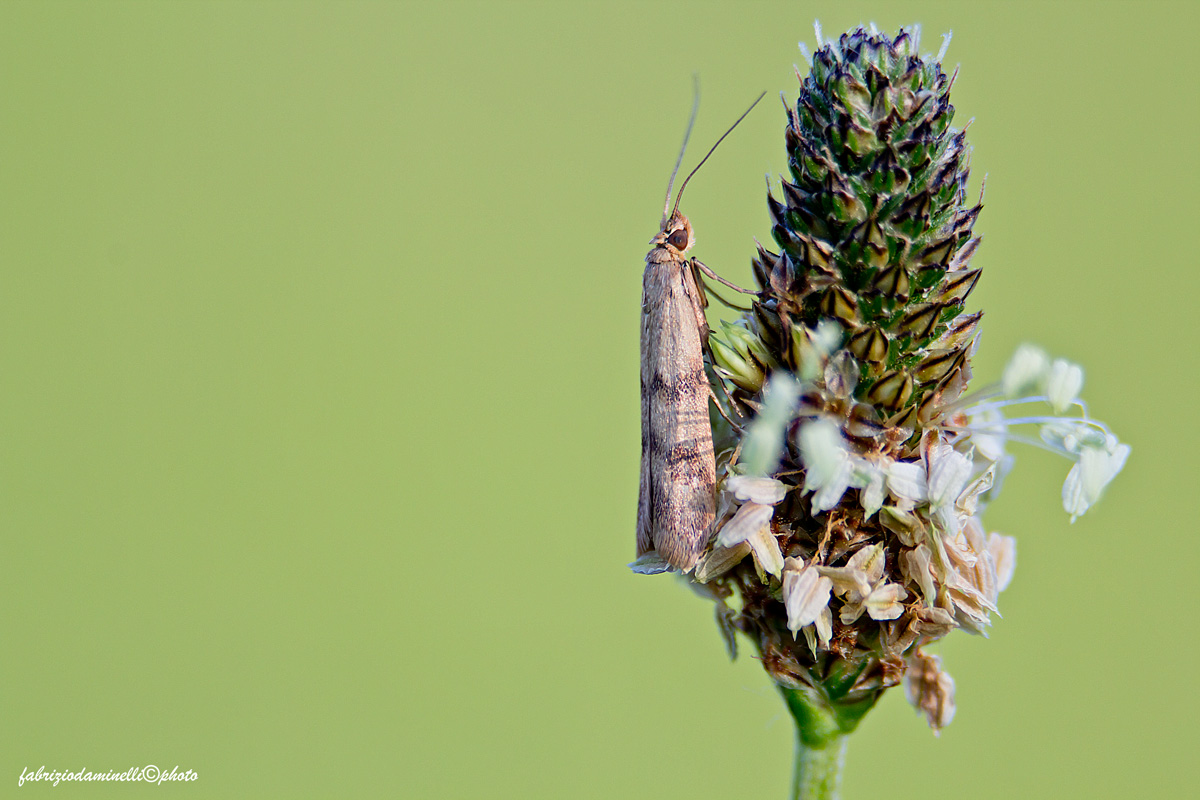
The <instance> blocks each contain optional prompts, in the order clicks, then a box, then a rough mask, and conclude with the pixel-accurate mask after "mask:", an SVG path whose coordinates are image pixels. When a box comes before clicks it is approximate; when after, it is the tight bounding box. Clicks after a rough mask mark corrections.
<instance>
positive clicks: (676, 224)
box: [646, 211, 696, 264]
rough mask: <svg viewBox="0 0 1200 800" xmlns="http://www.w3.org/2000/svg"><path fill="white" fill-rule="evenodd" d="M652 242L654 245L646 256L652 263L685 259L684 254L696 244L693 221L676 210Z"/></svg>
mask: <svg viewBox="0 0 1200 800" xmlns="http://www.w3.org/2000/svg"><path fill="white" fill-rule="evenodd" d="M650 244H652V245H653V246H654V249H653V250H651V251H650V254H649V255H647V256H646V260H647V261H649V262H650V263H653V264H660V263H663V262H666V261H684V260H685V259H684V254H685V253H687V251H688V250H690V249H692V246H693V245H694V244H696V237H695V236H694V235H693V234H692V223H690V222H688V218H687V217H685V216H684V215H683V214H680V213H679V212H678V211H675V212H674V213H672V214H671V216H670V218H668V219H667V221H666V222H664V223H663V225H662V228H661V229H660V230H659V232H658V233H657V234H655V236H654V238H653V239H651V240H650Z"/></svg>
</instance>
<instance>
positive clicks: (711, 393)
mask: <svg viewBox="0 0 1200 800" xmlns="http://www.w3.org/2000/svg"><path fill="white" fill-rule="evenodd" d="M718 383H720V384H721V391H722V392H724V393H725V397H726V398H727V399H728V400H729V403H730V405H731V406H732V405H733V398H732V397H729V392H727V391H725V383H724V382H723V381H718ZM708 395H709V397H711V398H712V401H713V405H714V406H716V407H717V413H718V414H720V415H721V416H722V417H724V418H725V421H726V422H728V423H729V425H730V427H732V428H733V429H734V430H735V431H737V432H738V433H739V434H742V433H745V430H744V429H743V428H742V426H741V425H739V424H738V423H736V422H734V421H733V420H732V419H730V418H729V415H728V414H726V413H725V407H724V406H722V405H721V398H719V397H717V393H716V392H714V391H713V388H712V384H711V383H710V384H709V385H708Z"/></svg>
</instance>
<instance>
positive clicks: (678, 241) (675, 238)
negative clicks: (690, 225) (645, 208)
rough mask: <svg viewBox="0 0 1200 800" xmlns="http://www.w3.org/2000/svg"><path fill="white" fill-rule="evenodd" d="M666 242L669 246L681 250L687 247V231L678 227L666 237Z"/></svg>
mask: <svg viewBox="0 0 1200 800" xmlns="http://www.w3.org/2000/svg"><path fill="white" fill-rule="evenodd" d="M667 243H668V244H670V245H671V247H674V248H675V249H676V250H683V249H684V248H686V247H687V243H688V235H687V231H686V230H684V229H683V228H680V229H679V230H677V231H675V232H674V233H672V234H671V235H670V236H668V237H667Z"/></svg>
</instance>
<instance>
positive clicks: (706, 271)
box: [692, 258, 759, 294]
mask: <svg viewBox="0 0 1200 800" xmlns="http://www.w3.org/2000/svg"><path fill="white" fill-rule="evenodd" d="M692 263H693V264H695V265H696V268H697V269H699V270H700V271H701V272H703V273H704V274H705V275H707V276H708V277H710V278H712V279H713V280H714V281H719V282H720V283H723V284H725V285H726V286H728V287H729V288H730V289H733V290H734V291H735V292H741V293H742V294H759V293H758V292H756V291H754V290H753V289H743V288H742V287H740V286H738V285H737V284H736V283H730V282H729V281H727V280H725V279H724V278H722V277H721V276H720V275H718V274H717V273H715V272H713V271H712V270H711V269H709V268H708V267H707V266H705V264H704V262H703V261H701V260H700V259H698V258H693V259H692Z"/></svg>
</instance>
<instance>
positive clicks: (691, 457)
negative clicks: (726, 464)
mask: <svg viewBox="0 0 1200 800" xmlns="http://www.w3.org/2000/svg"><path fill="white" fill-rule="evenodd" d="M651 266H652V267H657V269H655V270H653V272H654V275H653V276H652V275H651V272H652V270H651V269H649V268H648V269H647V277H646V282H645V289H646V290H647V292H648V293H649V296H650V297H657V298H658V302H656V303H654V306H653V308H651V309H649V313H644V314H643V337H649V343H650V344H651V345H652V346H651V347H649V348H646V347H643V366H642V382H643V387H644V388H643V417H644V419H648V425H647V429H646V430H644V431H643V441H644V442H645V443H646V444H647V446H646V453H647V456H648V458H646V457H644V460H643V465H647V461H648V470H647V469H646V468H645V466H644V467H643V485H644V486H647V488H648V495H649V516H650V520H651V524H650V539H651V541H652V542H653V544H654V547H655V549H657V550H658V552H659V554H660V555H662V556H663V557H664V558H665V559H666V560H667V561H669V562H670V563H671V564H672V565H673V566H675V567H677V568H679V569H681V570H689V569H691V568H692V567H693V566H695V564H696V560H697V559H698V558H699V556H700V553H701V551H702V550H703V549H704V545H705V543H706V542H707V539H708V535H709V533H710V531H711V528H712V523H713V518H714V516H715V514H716V500H715V496H714V490H715V486H716V465H715V461H714V458H713V444H712V427H711V424H710V423H709V417H708V394H709V389H708V378H707V376H706V375H705V373H704V351H703V338H702V336H703V334H704V333H705V331H706V329H707V326H706V325H704V322H703V320H704V315H703V311H702V309H701V305H700V304H701V297H700V290H699V288H698V287H697V285H696V283H695V279H694V278H693V277H692V273H691V269H690V267H689V265H688V264H687V263H686V262H668V263H664V264H658V265H651ZM652 277H653V278H654V279H655V280H654V285H652V282H651V278H652ZM653 290H658V294H657V295H655V294H653ZM648 318H649V319H648ZM702 325H703V326H704V327H703V328H702ZM645 343H646V339H643V344H645ZM647 407H648V408H647ZM647 410H648V413H646V412H647ZM646 472H648V473H649V477H648V478H647V477H646Z"/></svg>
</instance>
